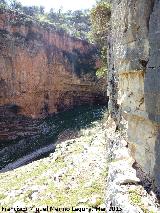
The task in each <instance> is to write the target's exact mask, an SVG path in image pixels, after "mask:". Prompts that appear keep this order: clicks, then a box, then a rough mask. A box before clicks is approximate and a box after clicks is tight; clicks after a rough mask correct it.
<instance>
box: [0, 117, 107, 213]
mask: <svg viewBox="0 0 160 213" xmlns="http://www.w3.org/2000/svg"><path fill="white" fill-rule="evenodd" d="M103 122H104V119H102V120H100V121H94V122H92V124H91V125H90V127H88V128H85V129H81V130H80V131H79V132H78V133H77V134H76V136H75V135H74V134H73V133H72V132H69V131H68V132H67V131H65V132H63V134H61V135H60V136H59V143H58V144H57V146H56V150H55V152H54V153H52V154H50V156H49V157H46V158H43V159H40V160H37V161H34V162H32V163H30V164H28V165H26V166H23V167H20V168H18V169H15V170H12V171H9V172H6V173H1V174H0V179H1V181H0V182H1V191H0V206H1V207H2V208H11V207H12V208H17V207H19V208H20V207H26V208H27V211H26V212H46V211H45V209H43V208H46V207H47V206H48V207H49V208H50V207H53V209H52V212H56V211H55V210H54V208H58V207H61V208H64V207H67V208H70V210H69V209H68V210H69V211H68V212H74V209H72V208H75V207H86V208H88V209H89V208H93V210H94V209H95V208H96V207H100V208H102V209H103V208H105V188H106V178H107V153H106V152H107V150H106V143H107V141H106V140H105V131H104V130H103ZM70 134H71V135H70ZM72 134H73V137H71V136H72ZM69 135H70V136H69ZM67 137H68V138H72V139H66V138H67ZM64 138H65V139H64ZM36 208H37V210H36ZM10 212H15V211H14V210H13V209H11V210H10ZM96 212H98V211H96ZM101 212H102V211H101Z"/></svg>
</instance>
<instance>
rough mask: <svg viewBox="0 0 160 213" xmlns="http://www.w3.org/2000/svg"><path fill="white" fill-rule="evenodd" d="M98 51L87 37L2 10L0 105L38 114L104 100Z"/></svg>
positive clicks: (0, 15) (24, 113)
mask: <svg viewBox="0 0 160 213" xmlns="http://www.w3.org/2000/svg"><path fill="white" fill-rule="evenodd" d="M96 52H97V50H96V48H95V47H94V46H92V45H89V44H88V43H87V42H86V41H82V40H79V39H75V38H73V37H70V36H68V35H66V34H65V33H64V32H62V31H59V32H58V31H55V30H54V29H52V27H50V26H48V25H46V26H42V25H41V24H40V23H39V24H38V23H36V22H35V21H33V20H31V19H30V18H29V17H26V16H24V15H23V14H18V13H16V12H13V11H5V10H0V70H1V75H0V105H12V104H14V105H16V106H17V108H18V109H19V112H20V113H21V114H23V115H27V116H31V117H33V118H37V117H44V116H46V115H48V114H50V113H54V112H57V111H61V110H65V109H68V108H71V107H73V106H74V105H80V104H86V103H95V102H101V101H103V100H104V96H105V92H104V91H102V90H103V89H102V87H101V86H102V83H101V82H96V80H95V74H94V73H95V69H96V63H97V62H96V61H97V56H96Z"/></svg>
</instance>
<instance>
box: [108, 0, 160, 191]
mask: <svg viewBox="0 0 160 213" xmlns="http://www.w3.org/2000/svg"><path fill="white" fill-rule="evenodd" d="M112 4H113V5H112V14H111V19H110V23H111V33H110V36H108V45H109V51H110V55H111V57H110V58H109V64H110V68H109V75H108V76H109V88H108V90H109V92H110V94H109V95H110V96H111V99H110V104H109V106H110V110H111V112H112V117H115V118H116V121H119V120H120V117H121V116H123V117H124V118H125V119H126V120H127V121H128V140H129V146H130V148H131V154H132V156H133V157H134V159H135V160H136V161H137V162H138V164H139V165H140V166H141V167H142V169H143V171H144V172H146V173H147V174H149V175H150V177H152V178H153V180H154V185H155V186H156V187H157V190H159V191H160V64H159V63H160V62H159V61H160V51H159V49H160V45H159V40H160V33H159V32H160V24H159V23H160V2H159V1H158V0H148V1H146V0H139V1H137V0H113V1H112ZM117 123H118V122H117Z"/></svg>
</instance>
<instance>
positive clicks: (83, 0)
mask: <svg viewBox="0 0 160 213" xmlns="http://www.w3.org/2000/svg"><path fill="white" fill-rule="evenodd" d="M19 1H20V2H21V3H22V4H23V5H42V6H44V7H45V8H46V10H47V11H49V9H50V8H55V9H56V10H58V9H59V8H60V7H62V8H63V10H79V9H89V8H91V7H92V6H93V5H94V4H95V3H96V0H19Z"/></svg>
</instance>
